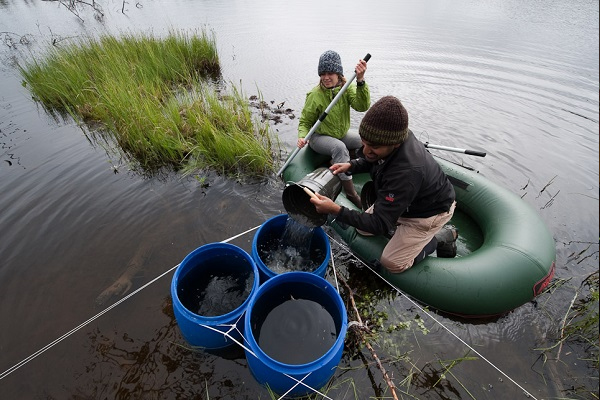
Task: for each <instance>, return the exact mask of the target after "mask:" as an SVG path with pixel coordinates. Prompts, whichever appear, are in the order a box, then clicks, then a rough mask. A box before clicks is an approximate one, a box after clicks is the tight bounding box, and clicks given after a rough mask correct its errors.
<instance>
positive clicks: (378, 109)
mask: <svg viewBox="0 0 600 400" xmlns="http://www.w3.org/2000/svg"><path fill="white" fill-rule="evenodd" d="M358 133H359V135H360V137H361V138H362V139H364V140H365V141H366V142H369V143H370V144H374V145H380V146H390V145H394V144H401V143H404V141H405V140H406V138H407V137H408V113H407V112H406V109H405V108H404V106H403V105H402V103H401V102H400V100H398V99H397V98H395V97H394V96H385V97H382V98H381V99H379V100H378V101H377V102H376V103H375V104H373V105H372V106H371V108H369V110H368V111H367V112H366V113H365V116H364V118H363V119H362V121H361V123H360V126H359V128H358Z"/></svg>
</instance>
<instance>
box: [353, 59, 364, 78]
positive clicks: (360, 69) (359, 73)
mask: <svg viewBox="0 0 600 400" xmlns="http://www.w3.org/2000/svg"><path fill="white" fill-rule="evenodd" d="M354 72H356V81H357V82H362V81H364V80H365V72H367V62H366V61H365V60H358V64H356V68H354Z"/></svg>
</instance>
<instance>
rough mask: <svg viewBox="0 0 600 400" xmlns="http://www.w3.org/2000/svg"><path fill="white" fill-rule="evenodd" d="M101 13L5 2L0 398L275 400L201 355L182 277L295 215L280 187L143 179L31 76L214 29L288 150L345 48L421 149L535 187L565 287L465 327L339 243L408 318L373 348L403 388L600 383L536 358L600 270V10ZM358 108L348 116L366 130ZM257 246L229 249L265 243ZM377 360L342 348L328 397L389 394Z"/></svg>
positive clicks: (338, 253)
mask: <svg viewBox="0 0 600 400" xmlns="http://www.w3.org/2000/svg"><path fill="white" fill-rule="evenodd" d="M100 4H101V5H102V6H103V10H104V18H103V20H102V21H99V20H98V19H95V18H94V13H93V12H92V11H91V10H90V9H89V8H85V7H84V8H82V9H81V10H79V13H80V14H79V16H80V17H77V16H76V15H75V14H74V13H72V12H70V11H69V10H67V9H66V8H65V7H64V6H61V5H60V4H59V3H56V2H28V1H17V0H15V1H7V0H4V1H0V32H2V33H1V34H0V39H1V41H0V60H1V62H0V193H1V194H0V210H1V212H0V324H1V325H2V329H0V373H1V374H2V375H0V378H1V379H0V397H1V398H3V399H90V398H95V399H105V398H106V399H112V398H124V399H125V398H137V399H146V398H149V399H151V398H156V399H176V398H198V399H268V398H270V397H269V395H268V393H267V392H266V390H265V389H264V388H262V387H260V386H259V385H258V384H257V383H256V382H255V381H254V379H253V377H252V376H251V374H250V372H249V370H248V368H247V364H246V360H245V358H244V356H243V353H242V354H239V353H238V352H235V351H234V352H233V354H228V355H215V354H209V353H205V352H197V351H190V350H188V349H186V348H185V347H184V346H185V342H184V340H183V339H182V337H181V335H180V333H179V330H178V327H177V325H176V323H175V321H174V318H173V314H172V308H171V303H170V295H169V285H170V281H171V277H172V269H173V267H175V266H176V265H177V264H178V263H179V262H180V261H181V260H182V259H183V258H184V257H185V255H186V254H188V253H189V252H191V251H192V250H193V249H195V248H197V247H198V246H200V245H202V244H206V243H211V242H216V241H222V240H226V239H228V238H231V237H233V236H235V235H237V234H239V233H242V232H244V231H246V230H247V229H252V228H255V227H257V226H259V225H260V224H261V223H263V222H264V221H266V220H267V219H268V218H269V217H272V216H274V215H277V214H280V213H282V212H284V210H283V206H282V203H281V193H282V190H283V187H282V184H281V183H280V182H278V181H277V180H275V179H273V178H271V179H268V180H266V181H264V182H259V183H247V184H241V183H239V182H235V181H230V180H227V179H223V178H221V177H218V176H216V175H209V176H208V179H207V181H206V183H208V186H206V185H205V184H204V183H203V182H199V181H197V180H196V179H194V178H193V177H187V178H184V177H181V176H173V175H169V176H160V177H152V178H148V177H143V176H140V175H138V174H136V173H134V172H132V171H130V170H129V168H128V164H127V160H124V159H120V158H119V157H116V156H114V155H113V154H112V153H111V152H109V151H107V150H106V145H104V144H102V143H98V142H95V141H93V140H88V138H87V137H86V135H85V134H84V132H83V131H82V130H81V129H79V128H78V127H77V126H76V125H74V124H72V123H70V122H64V121H55V120H54V119H52V118H51V117H50V116H48V115H47V114H46V113H45V112H44V111H43V109H42V108H41V107H40V106H39V105H38V104H36V103H35V102H34V101H33V100H32V99H31V96H30V95H29V93H28V92H27V90H26V89H25V88H23V87H22V86H21V82H20V77H19V74H18V70H17V69H16V68H15V61H16V60H20V59H24V58H28V57H42V56H43V54H44V51H45V49H47V48H48V47H49V46H51V45H52V42H54V43H55V44H59V45H60V43H62V42H63V40H66V39H67V38H71V37H76V36H78V35H82V34H91V35H98V34H101V33H105V32H109V33H113V34H118V33H119V32H123V31H127V32H129V31H132V32H146V33H147V32H153V33H154V34H157V35H163V34H166V33H167V32H168V31H169V29H181V30H186V31H193V30H195V29H201V28H202V27H207V28H209V29H212V30H214V32H215V37H216V40H217V45H218V47H219V54H220V58H221V63H222V71H223V77H224V78H225V80H227V81H229V82H231V83H234V84H236V85H239V84H241V85H242V88H243V90H244V92H245V93H247V95H248V96H250V95H258V94H260V95H262V96H263V98H264V99H265V100H266V101H269V102H270V101H273V103H274V104H278V103H280V102H285V106H286V107H289V108H291V109H292V110H294V114H295V116H296V118H291V117H290V116H289V115H286V116H285V117H284V118H283V119H282V122H281V123H277V124H275V123H273V131H274V132H275V133H276V134H278V135H279V137H280V139H281V141H282V144H283V146H284V149H285V150H286V151H290V150H292V149H293V145H294V143H295V137H296V128H297V120H298V117H299V115H300V111H301V108H302V104H303V99H304V94H305V92H306V91H307V90H308V89H309V88H310V87H312V86H313V85H314V84H316V82H317V79H318V77H317V73H316V68H317V60H318V57H319V55H320V54H321V53H322V52H323V51H325V50H327V49H334V50H336V51H338V52H339V53H340V55H341V57H342V61H343V64H344V70H345V71H346V75H350V74H351V70H352V68H353V66H354V65H355V63H356V61H357V60H358V59H359V58H361V57H363V56H364V55H365V54H366V53H371V54H372V59H371V60H370V61H369V65H368V71H367V75H366V79H367V80H368V82H369V85H370V87H371V94H372V98H373V99H374V100H377V99H378V98H380V97H381V96H384V95H388V94H392V95H395V96H397V97H399V98H401V99H402V101H403V103H404V104H405V105H406V107H407V109H408V111H409V114H410V118H411V127H412V129H413V131H414V132H415V133H416V134H417V135H418V136H419V137H420V138H421V139H422V140H423V141H429V142H430V143H435V144H441V145H445V146H453V147H460V148H470V149H475V150H482V151H486V152H487V153H488V155H487V157H485V158H476V157H468V156H464V155H460V154H457V153H448V152H446V153H444V152H440V151H435V150H432V152H434V153H435V154H438V155H442V156H444V157H445V158H448V159H451V160H453V161H457V162H462V163H464V164H467V165H469V166H471V167H473V168H475V169H477V170H478V171H479V172H480V173H481V174H483V175H484V176H486V177H487V178H489V179H491V180H493V181H496V182H498V183H500V184H502V185H504V186H505V187H507V188H509V189H510V190H512V191H513V192H515V193H517V194H518V195H520V196H522V197H523V198H524V200H525V201H527V202H528V203H530V204H531V205H532V206H533V207H534V208H535V209H537V210H538V211H539V213H540V215H541V216H542V218H543V219H544V220H545V221H546V223H547V224H548V226H549V228H550V230H551V231H552V232H553V234H554V238H555V240H556V246H557V271H556V278H555V280H556V282H564V283H563V284H561V285H560V286H558V288H557V289H556V290H553V291H552V292H549V293H544V294H542V295H541V296H540V297H538V298H537V299H536V301H535V302H531V303H528V304H525V305H523V306H522V307H520V308H518V309H517V310H515V311H514V312H512V313H510V314H509V315H506V316H504V317H502V318H499V319H496V320H493V321H456V320H452V319H447V318H444V317H442V316H435V318H436V320H438V321H439V322H440V323H441V324H443V326H444V327H446V328H448V329H450V330H451V331H452V333H450V332H448V331H447V330H446V329H445V328H444V327H442V325H440V324H438V323H436V322H435V321H434V320H433V319H432V318H431V316H430V315H429V314H428V313H425V312H423V311H421V310H419V309H418V308H416V307H415V306H414V305H413V304H412V303H411V302H409V301H408V300H407V299H406V298H405V297H404V296H401V295H398V294H397V293H395V292H393V291H392V290H391V289H390V288H388V287H386V286H385V285H383V284H381V283H380V282H378V281H377V278H376V277H374V276H372V274H371V273H370V272H369V271H368V270H366V269H364V268H361V267H360V266H359V265H357V263H356V262H355V261H354V260H353V259H352V257H350V256H349V255H348V254H347V253H346V252H344V251H343V250H342V249H340V248H339V247H337V246H335V244H334V245H333V246H334V248H335V252H334V255H335V257H334V261H335V266H336V267H337V268H338V269H339V271H340V273H343V274H344V275H345V276H346V278H347V279H348V281H349V283H350V284H351V285H353V286H355V287H357V288H362V287H363V286H365V285H366V283H370V286H369V289H368V290H371V291H372V290H373V287H375V288H377V290H376V291H375V295H376V296H375V297H376V298H378V299H379V300H378V303H377V305H378V307H379V309H380V310H385V311H386V312H387V313H388V316H389V321H388V322H389V323H398V322H402V321H410V322H412V328H411V330H409V331H397V332H394V333H384V334H381V336H380V340H379V342H378V343H377V347H376V348H377V351H378V354H379V356H380V357H381V358H382V359H384V360H385V363H386V364H385V365H386V367H387V368H388V371H389V372H390V373H391V374H392V376H393V379H394V381H395V383H396V385H397V386H398V388H399V392H401V393H402V395H403V396H404V398H412V397H411V396H414V397H416V398H428V399H438V398H443V399H456V398H464V399H467V398H477V399H498V398H525V397H526V395H525V394H524V391H525V390H526V391H527V392H529V394H530V395H532V396H534V397H535V398H539V399H542V398H544V399H547V398H556V397H569V396H570V397H571V398H584V397H585V395H582V394H581V392H579V394H578V392H576V391H575V390H573V389H577V388H582V389H586V390H591V391H595V392H597V390H598V371H597V370H592V369H590V368H588V364H587V363H586V362H585V361H584V360H583V359H584V358H586V357H588V356H589V355H587V354H586V353H585V352H583V351H582V348H581V347H580V346H576V345H574V344H571V343H567V344H565V345H564V347H562V348H561V349H560V352H559V351H558V349H554V350H553V351H551V352H548V353H546V355H547V357H548V358H547V359H545V358H544V356H543V355H542V352H541V351H539V350H537V349H539V348H544V347H550V346H552V345H554V344H555V343H556V338H557V337H558V332H559V330H560V325H561V322H562V319H563V317H564V315H565V313H566V311H567V310H568V307H569V304H570V302H571V300H572V298H573V296H574V294H575V291H576V290H577V288H578V287H579V284H580V282H581V281H582V280H583V279H584V278H585V277H586V276H587V275H589V274H590V273H592V272H593V271H596V270H597V269H598V242H597V239H596V237H598V226H599V220H598V182H599V176H598V165H599V159H598V109H599V104H598V103H599V102H598V94H599V88H598V75H599V69H598V56H599V54H598V11H599V10H598V8H599V7H598V1H597V0H596V1H594V0H569V1H567V0H561V1H558V0H557V1H529V0H511V1H506V0H489V1H471V0H457V1H441V0H439V1H433V0H431V1H374V2H370V3H368V4H366V3H364V2H358V1H347V2H343V3H336V2H329V3H325V2H317V1H312V0H310V1H303V2H269V1H266V0H258V1H252V2H250V1H235V2H234V1H230V2H225V1H221V2H213V1H183V0H181V1H146V0H141V1H139V2H137V3H135V2H128V3H127V4H126V9H125V12H121V8H122V2H119V1H110V0H107V1H100ZM360 118H361V114H359V113H355V114H353V115H352V121H353V125H354V126H356V125H357V124H358V122H359V121H360ZM252 237H253V232H250V233H247V234H245V235H242V236H240V237H238V238H236V239H234V240H233V241H232V243H234V244H237V245H239V246H241V247H242V248H244V249H246V250H247V251H250V249H251V241H252ZM163 274H164V275H163ZM328 278H329V279H331V278H332V276H331V273H330V274H329V275H328ZM136 290H139V291H137V292H136ZM366 290H367V288H365V289H364V290H363V293H364V291H366ZM132 293H134V295H132V296H131V297H129V298H127V299H126V300H125V301H122V302H119V303H117V302H118V301H119V300H120V299H122V298H123V297H124V296H127V295H131V294H132ZM359 293H361V291H359ZM417 315H418V316H419V317H420V321H423V323H424V328H427V330H428V332H423V331H422V330H421V329H419V327H418V324H417V323H416V322H415V317H416V316H417ZM459 338H460V340H459ZM461 340H462V341H461ZM467 345H468V346H471V347H472V348H474V349H476V350H477V351H478V352H479V353H480V355H476V354H474V353H473V352H472V351H469V347H468V346H467ZM363 354H364V357H365V359H366V360H367V361H370V355H369V354H368V351H366V350H364V352H363ZM402 356H404V357H402ZM464 356H468V357H475V358H476V359H470V358H469V359H467V360H464V361H462V362H460V363H459V364H458V365H457V366H455V367H453V368H452V370H451V372H452V374H450V373H446V374H445V375H444V377H443V379H440V378H442V374H443V372H444V366H445V365H448V364H449V361H448V360H455V359H458V358H462V357H464ZM483 357H485V359H483ZM363 361H364V360H363V359H361V357H360V356H355V357H350V356H349V355H347V356H345V357H344V358H343V359H342V364H341V366H342V367H344V368H343V369H340V370H339V371H338V372H336V375H335V381H334V382H335V383H336V384H337V386H338V388H337V389H336V390H333V391H332V392H330V394H329V395H330V397H332V398H335V399H354V398H360V399H364V398H370V397H374V396H384V393H386V392H385V383H384V381H383V380H382V378H381V373H380V372H379V371H378V370H377V369H376V367H375V366H374V365H372V364H370V365H369V367H368V368H365V367H364V366H363ZM407 376H409V377H411V379H410V383H407V382H408V380H405V378H406V377H407ZM352 384H353V385H354V386H353V385H352ZM354 390H356V393H358V394H357V395H355V392H354ZM406 393H408V394H406ZM387 395H388V396H389V391H388V392H387Z"/></svg>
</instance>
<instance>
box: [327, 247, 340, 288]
mask: <svg viewBox="0 0 600 400" xmlns="http://www.w3.org/2000/svg"><path fill="white" fill-rule="evenodd" d="M329 254H330V255H331V256H330V257H329V258H330V259H331V266H332V267H333V279H335V287H336V289H337V292H338V294H339V293H340V285H339V284H338V280H337V273H336V272H335V262H334V261H333V249H332V248H331V247H329Z"/></svg>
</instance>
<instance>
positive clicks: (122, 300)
mask: <svg viewBox="0 0 600 400" xmlns="http://www.w3.org/2000/svg"><path fill="white" fill-rule="evenodd" d="M259 227H260V225H258V226H255V227H254V228H251V229H248V230H247V231H245V232H242V233H240V234H238V235H235V236H232V237H230V238H229V239H226V240H223V241H222V243H227V242H230V241H232V240H234V239H237V238H238V237H240V236H243V235H245V234H247V233H249V232H252V231H254V230H256V229H258V228H259ZM177 267H179V264H177V265H175V266H174V267H172V268H171V269H169V270H168V271H166V272H163V273H162V274H161V275H159V276H157V277H156V278H154V279H152V280H151V281H150V282H148V283H146V284H145V285H144V286H141V287H140V288H138V289H137V290H135V291H133V292H131V293H129V294H128V295H127V296H125V297H123V298H122V299H120V300H118V301H117V302H116V303H114V304H113V305H111V306H109V307H107V308H106V309H104V310H102V311H100V312H99V313H98V314H96V315H94V316H93V317H92V318H90V319H88V320H87V321H85V322H83V323H81V324H80V325H78V326H76V327H75V328H73V329H71V330H70V331H69V332H67V333H65V334H64V335H62V336H61V337H59V338H58V339H56V340H54V341H53V342H50V343H48V344H47V345H46V346H44V347H42V348H41V349H39V350H38V351H36V352H35V353H33V354H32V355H30V356H29V357H27V358H25V359H24V360H22V361H20V362H18V363H17V364H15V365H13V366H12V367H10V368H9V369H7V370H6V371H4V372H2V374H0V380H2V379H4V378H6V377H7V376H8V375H10V374H12V373H13V372H15V371H16V370H18V369H19V368H21V367H22V366H24V365H25V364H27V363H28V362H29V361H31V360H33V359H35V358H37V357H38V356H40V355H41V354H43V353H45V352H46V351H47V350H49V349H51V348H52V347H54V346H55V345H57V344H58V343H60V342H62V341H63V340H65V339H66V338H68V337H69V336H71V335H72V334H74V333H75V332H77V331H79V330H80V329H82V328H83V327H85V326H86V325H88V324H89V323H91V322H92V321H95V320H96V319H98V318H100V317H101V316H102V315H104V314H106V313H107V312H109V311H110V310H112V309H113V308H115V307H116V306H118V305H119V304H121V303H123V302H124V301H126V300H128V299H129V298H130V297H133V296H135V295H136V294H138V293H139V292H141V291H142V290H144V289H145V288H147V287H148V286H150V285H152V284H153V283H154V282H156V281H158V280H159V279H161V278H162V277H164V276H165V275H167V274H169V273H170V272H171V271H173V270H175V269H176V268H177Z"/></svg>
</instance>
